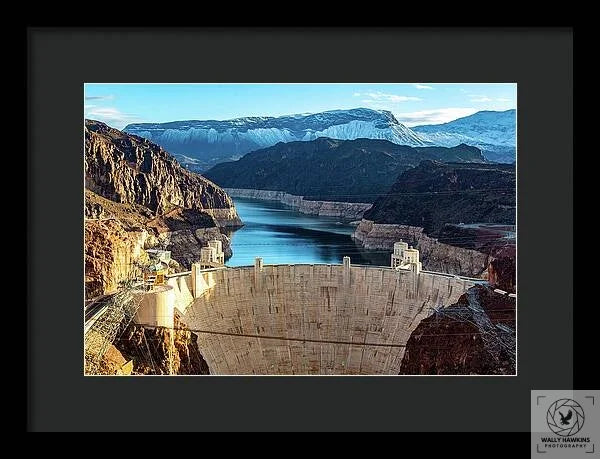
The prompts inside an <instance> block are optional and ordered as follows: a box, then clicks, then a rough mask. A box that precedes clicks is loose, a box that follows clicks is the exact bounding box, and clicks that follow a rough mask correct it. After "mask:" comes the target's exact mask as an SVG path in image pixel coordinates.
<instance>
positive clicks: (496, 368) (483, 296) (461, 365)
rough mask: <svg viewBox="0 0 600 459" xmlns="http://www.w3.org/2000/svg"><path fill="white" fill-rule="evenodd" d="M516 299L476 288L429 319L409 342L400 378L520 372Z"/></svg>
mask: <svg viewBox="0 0 600 459" xmlns="http://www.w3.org/2000/svg"><path fill="white" fill-rule="evenodd" d="M515 327H516V298H512V297H509V296H507V295H502V294H498V293H496V292H494V290H493V287H491V286H483V285H476V286H473V287H471V288H470V289H469V290H468V291H467V292H465V293H464V294H463V295H462V296H461V297H460V298H459V299H458V301H457V302H456V303H455V304H452V305H450V306H448V307H446V308H443V309H442V310H439V311H437V312H435V313H434V314H432V315H431V316H430V317H427V318H426V319H424V320H423V321H421V323H420V324H419V325H418V327H417V328H416V329H415V330H414V331H413V333H412V335H411V337H410V339H409V340H408V342H407V343H406V351H405V353H404V357H403V359H402V365H401V367H400V372H399V374H401V375H514V374H516V328H515Z"/></svg>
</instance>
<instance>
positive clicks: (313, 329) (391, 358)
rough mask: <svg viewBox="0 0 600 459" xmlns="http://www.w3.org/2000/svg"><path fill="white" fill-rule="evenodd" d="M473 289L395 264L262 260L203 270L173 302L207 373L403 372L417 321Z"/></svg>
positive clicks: (466, 283) (445, 277)
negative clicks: (181, 297) (256, 263)
mask: <svg viewBox="0 0 600 459" xmlns="http://www.w3.org/2000/svg"><path fill="white" fill-rule="evenodd" d="M192 272H193V273H194V272H195V271H192ZM192 277H193V276H192ZM180 283H181V282H180ZM472 285H474V283H473V281H472V280H469V279H464V278H458V277H455V276H450V275H443V274H432V273H423V272H422V273H420V274H415V273H413V272H408V271H396V270H393V269H390V268H379V267H368V266H348V267H345V266H341V265H266V266H264V267H262V268H254V267H240V268H225V269H215V270H210V271H198V272H197V273H196V280H195V281H192V283H190V286H191V288H186V287H187V283H186V284H185V285H183V284H181V285H180V286H181V287H183V289H180V288H179V287H177V285H175V284H174V285H173V288H174V289H175V291H176V292H179V291H180V290H181V291H182V292H184V293H186V295H185V296H186V297H189V293H187V292H193V295H194V297H195V299H194V300H193V301H192V302H189V301H180V302H179V305H176V306H175V307H176V309H177V310H178V311H179V313H181V320H182V321H184V322H185V323H186V324H187V325H188V327H189V328H190V329H191V330H192V331H193V332H194V333H196V334H197V336H198V347H199V349H200V352H201V353H202V355H203V356H204V358H205V359H206V362H207V363H208V366H209V367H210V369H211V374H238V375H240V374H341V375H343V374H366V375H370V374H398V373H399V371H400V365H401V362H402V357H403V355H404V346H405V345H406V342H407V340H408V339H409V337H410V335H411V332H412V331H413V330H414V329H415V328H416V327H417V325H418V324H419V322H420V321H421V320H422V319H424V318H425V317H427V316H428V315H429V314H431V312H432V310H433V308H435V307H441V306H443V305H448V304H452V303H454V302H455V301H456V300H457V299H458V298H459V297H460V295H462V294H463V293H464V292H465V291H466V290H467V289H468V288H469V287H471V286H472ZM176 295H178V294H177V293H176Z"/></svg>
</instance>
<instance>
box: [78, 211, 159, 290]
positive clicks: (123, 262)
mask: <svg viewBox="0 0 600 459" xmlns="http://www.w3.org/2000/svg"><path fill="white" fill-rule="evenodd" d="M84 237H85V247H84V265H85V281H84V282H85V297H86V298H93V297H96V296H99V295H102V294H105V293H110V292H114V291H115V290H117V287H118V286H119V282H120V281H124V280H126V279H128V278H130V277H131V276H132V275H136V274H137V275H141V271H140V272H137V268H136V262H137V261H142V260H144V259H145V258H146V257H147V256H146V253H145V252H144V248H145V246H146V243H147V240H148V238H149V234H148V232H147V231H146V230H144V229H140V230H139V231H128V230H127V229H126V228H125V227H124V226H123V224H122V223H121V222H120V221H119V220H115V219H107V220H87V221H85V223H84Z"/></svg>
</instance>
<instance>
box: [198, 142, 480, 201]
mask: <svg viewBox="0 0 600 459" xmlns="http://www.w3.org/2000/svg"><path fill="white" fill-rule="evenodd" d="M425 159H430V160H438V161H454V162H476V163H477V162H479V163H482V162H485V158H484V157H483V155H482V154H481V151H480V150H479V149H477V148H475V147H470V146H467V145H458V146H456V147H453V148H445V147H409V146H407V145H396V144H395V143H392V142H389V141H387V140H375V139H356V140H334V139H330V138H319V139H316V140H312V141H310V142H289V143H278V144H276V145H273V146H272V147H268V148H264V149H262V150H256V151H253V152H251V153H248V154H246V155H244V156H243V157H242V158H240V159H239V160H237V161H232V162H226V163H221V164H217V165H216V166H215V167H213V168H211V169H209V170H208V171H206V172H205V173H204V175H205V176H206V177H208V178H209V179H210V180H213V181H214V182H215V183H217V184H218V185H220V186H222V187H225V188H242V189H253V190H268V191H283V192H285V193H289V194H291V195H294V196H303V197H304V199H305V200H310V201H339V202H358V203H360V202H362V203H364V202H369V203H371V202H373V201H374V200H375V199H376V198H377V197H378V196H379V195H381V194H382V193H385V192H387V191H388V189H389V187H390V186H391V185H392V184H393V183H394V182H395V180H396V178H397V177H398V174H400V173H401V172H403V171H405V170H406V169H408V168H410V167H414V166H416V165H418V164H419V163H420V162H421V161H423V160H425Z"/></svg>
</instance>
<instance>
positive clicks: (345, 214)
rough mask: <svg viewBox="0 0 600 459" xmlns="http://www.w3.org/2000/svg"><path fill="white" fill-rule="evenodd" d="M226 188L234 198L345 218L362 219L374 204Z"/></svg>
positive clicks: (278, 192) (307, 212)
mask: <svg viewBox="0 0 600 459" xmlns="http://www.w3.org/2000/svg"><path fill="white" fill-rule="evenodd" d="M224 190H225V191H226V192H227V194H228V195H229V196H231V197H232V198H249V199H260V200H263V201H278V202H281V203H282V204H285V205H287V206H290V207H292V208H294V209H295V210H297V211H298V212H300V213H303V214H308V215H319V216H322V217H337V218H341V219H344V220H360V219H361V218H362V216H363V214H364V213H365V212H366V211H367V210H368V209H369V208H370V207H371V205H372V204H371V203H365V202H340V201H309V200H306V199H304V196H296V195H293V194H289V193H286V192H284V191H271V190H253V189H245V188H224Z"/></svg>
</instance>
